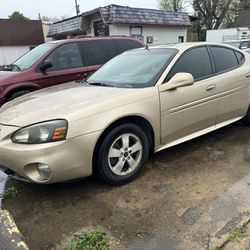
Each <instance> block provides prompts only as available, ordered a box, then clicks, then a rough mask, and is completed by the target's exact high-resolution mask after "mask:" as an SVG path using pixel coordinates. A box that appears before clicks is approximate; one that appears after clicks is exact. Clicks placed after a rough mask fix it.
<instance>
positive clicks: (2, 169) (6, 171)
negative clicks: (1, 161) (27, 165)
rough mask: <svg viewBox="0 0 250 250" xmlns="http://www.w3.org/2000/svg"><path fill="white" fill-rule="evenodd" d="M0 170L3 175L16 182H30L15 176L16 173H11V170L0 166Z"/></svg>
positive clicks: (17, 175)
mask: <svg viewBox="0 0 250 250" xmlns="http://www.w3.org/2000/svg"><path fill="white" fill-rule="evenodd" d="M0 170H1V171H2V172H4V173H5V174H7V175H8V176H10V177H12V178H14V179H16V180H20V181H24V182H31V181H30V180H28V179H27V178H25V177H23V176H21V175H19V174H17V173H16V172H14V171H12V170H11V169H9V168H6V167H4V166H0Z"/></svg>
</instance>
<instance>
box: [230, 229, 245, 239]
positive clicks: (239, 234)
mask: <svg viewBox="0 0 250 250" xmlns="http://www.w3.org/2000/svg"><path fill="white" fill-rule="evenodd" d="M247 236H248V232H247V229H246V228H244V227H236V228H235V229H232V230H231V231H230V232H229V240H230V241H232V242H240V240H241V239H243V238H245V237H247Z"/></svg>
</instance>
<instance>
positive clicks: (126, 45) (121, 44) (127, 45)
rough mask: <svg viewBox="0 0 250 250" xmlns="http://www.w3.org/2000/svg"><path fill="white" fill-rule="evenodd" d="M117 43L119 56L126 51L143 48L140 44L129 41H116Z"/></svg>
mask: <svg viewBox="0 0 250 250" xmlns="http://www.w3.org/2000/svg"><path fill="white" fill-rule="evenodd" d="M115 42H116V44H117V47H118V51H119V54H120V53H123V52H124V51H126V50H130V49H138V48H141V47H143V46H142V45H141V44H140V43H139V42H136V41H134V40H129V39H121V40H115Z"/></svg>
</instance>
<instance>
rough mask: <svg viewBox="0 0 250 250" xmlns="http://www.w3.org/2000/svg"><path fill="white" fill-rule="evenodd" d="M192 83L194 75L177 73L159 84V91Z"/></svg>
mask: <svg viewBox="0 0 250 250" xmlns="http://www.w3.org/2000/svg"><path fill="white" fill-rule="evenodd" d="M193 84H194V77H193V76H192V75H191V74H190V73H177V74H175V75H174V76H173V77H172V78H171V79H170V80H169V81H168V82H167V83H164V84H162V85H160V86H159V89H160V92H163V91H167V90H173V89H177V88H180V87H184V86H190V85H193Z"/></svg>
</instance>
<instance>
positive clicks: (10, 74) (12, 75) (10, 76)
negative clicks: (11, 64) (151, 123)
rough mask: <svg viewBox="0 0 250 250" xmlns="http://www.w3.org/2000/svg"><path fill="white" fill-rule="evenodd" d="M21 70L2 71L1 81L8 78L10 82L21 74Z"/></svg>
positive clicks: (0, 72)
mask: <svg viewBox="0 0 250 250" xmlns="http://www.w3.org/2000/svg"><path fill="white" fill-rule="evenodd" d="M20 73H21V72H19V71H0V83H1V82H5V81H6V80H7V81H8V82H9V81H10V80H15V78H16V76H17V75H20Z"/></svg>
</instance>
